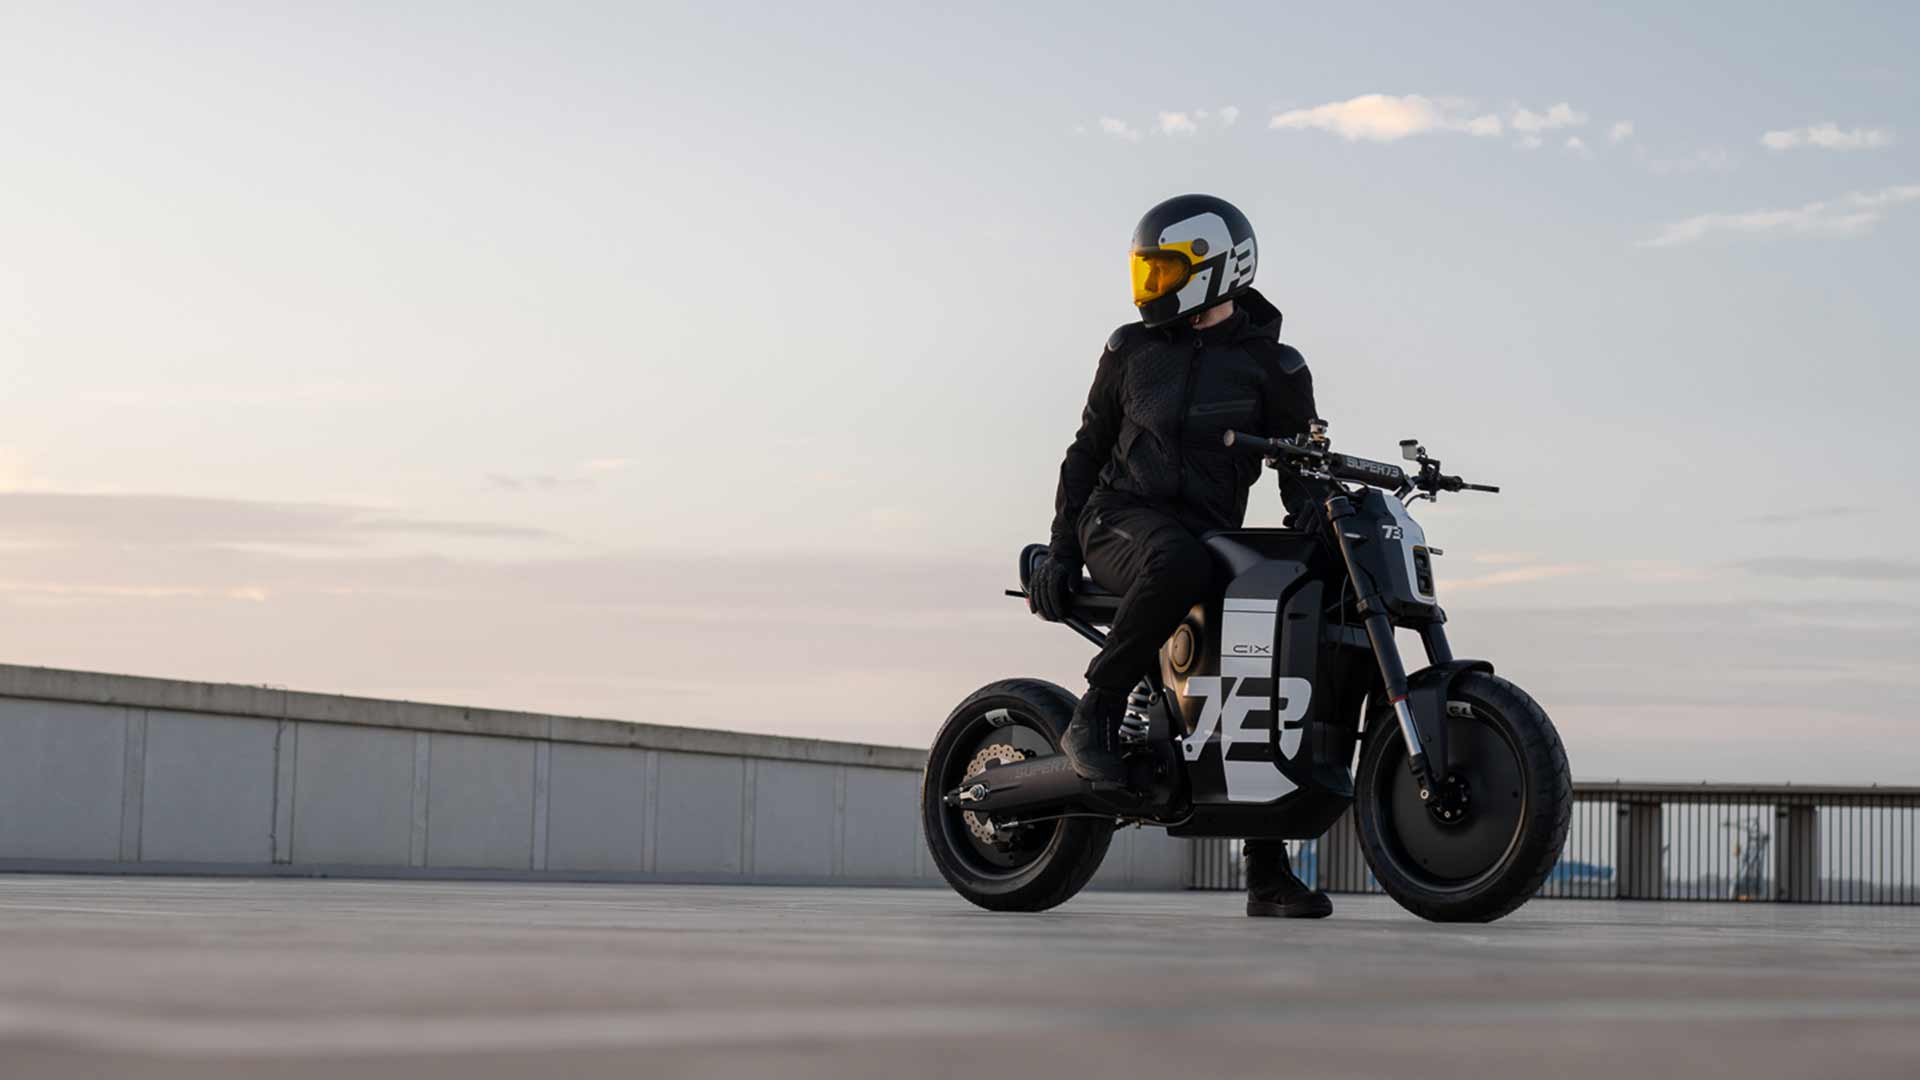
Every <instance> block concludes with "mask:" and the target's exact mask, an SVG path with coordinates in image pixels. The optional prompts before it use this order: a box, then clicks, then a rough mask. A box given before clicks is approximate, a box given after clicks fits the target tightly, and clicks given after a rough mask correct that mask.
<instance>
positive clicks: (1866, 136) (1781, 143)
mask: <svg viewBox="0 0 1920 1080" xmlns="http://www.w3.org/2000/svg"><path fill="white" fill-rule="evenodd" d="M1760 145H1762V146H1764V147H1766V148H1767V149H1769V150H1797V149H1800V148H1803V147H1812V148H1815V149H1819V150H1879V149H1882V148H1884V147H1888V146H1892V145H1893V132H1891V131H1889V130H1887V129H1886V128H1853V129H1851V130H1848V131H1842V130H1840V126H1839V125H1838V124H1815V125H1813V126H1812V127H1803V128H1787V129H1784V130H1781V131H1769V132H1767V133H1766V134H1765V135H1762V136H1760Z"/></svg>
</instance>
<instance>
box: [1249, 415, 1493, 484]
mask: <svg viewBox="0 0 1920 1080" xmlns="http://www.w3.org/2000/svg"><path fill="white" fill-rule="evenodd" d="M1220 441H1221V442H1222V443H1224V444H1225V445H1227V446H1230V447H1233V448H1234V449H1236V450H1244V451H1247V452H1250V453H1257V454H1259V455H1261V456H1262V457H1265V458H1266V459H1267V460H1268V461H1269V462H1271V463H1275V464H1277V463H1278V462H1279V461H1280V460H1286V461H1289V462H1290V463H1292V464H1295V465H1299V466H1305V467H1307V468H1310V469H1312V470H1313V471H1315V472H1319V473H1323V474H1325V475H1326V476H1329V477H1331V478H1333V479H1335V480H1345V481H1348V482H1350V483H1355V484H1371V485H1372V486H1374V487H1382V488H1388V489H1391V490H1394V491H1399V492H1403V493H1404V492H1412V491H1425V492H1428V493H1429V494H1431V493H1433V492H1437V491H1486V492H1498V491H1499V490H1500V489H1499V488H1498V487H1494V486H1492V485H1489V484H1469V483H1467V482H1466V481H1465V480H1462V479H1460V478H1459V477H1457V476H1445V475H1442V474H1441V472H1440V469H1439V465H1440V463H1439V462H1438V461H1432V460H1429V459H1428V458H1427V456H1426V451H1425V450H1421V451H1419V455H1420V456H1419V461H1420V472H1419V474H1418V475H1415V476H1409V475H1408V474H1407V471H1406V470H1405V469H1402V468H1401V467H1400V466H1398V465H1389V464H1387V463H1386V462H1384V461H1371V460H1368V459H1367V458H1363V457H1355V456H1353V455H1352V454H1336V453H1333V452H1331V451H1329V450H1326V449H1324V445H1325V444H1324V442H1322V443H1321V445H1319V446H1313V445H1306V446H1303V445H1301V444H1300V443H1299V442H1297V441H1294V440H1291V439H1268V438H1264V437H1262V436H1259V435H1249V434H1247V433H1246V432H1244V431H1228V432H1226V433H1224V434H1222V435H1221V437H1220Z"/></svg>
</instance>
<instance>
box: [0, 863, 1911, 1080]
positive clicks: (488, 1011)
mask: <svg viewBox="0 0 1920 1080" xmlns="http://www.w3.org/2000/svg"><path fill="white" fill-rule="evenodd" d="M1240 903H1241V901H1240V899H1239V898H1238V897H1236V896H1233V895H1230V894H1220V893H1174V894H1153V895H1143V894H1120V893H1091V894H1086V895H1083V896H1081V897H1080V898H1078V899H1076V900H1074V901H1073V902H1072V903H1070V904H1068V905H1067V906H1066V907H1064V908H1062V909H1060V910H1058V911H1055V912H1052V913H1049V914H1046V915H1039V916H1009V915H993V914H989V913H987V912H983V911H978V910H975V909H974V908H971V907H969V906H968V905H966V904H965V903H963V902H962V901H960V900H959V899H958V898H956V897H954V896H952V895H951V894H949V893H947V892H945V891H940V890H917V891H884V890H827V889H770V888H752V887H735V888H706V887H690V886H632V885H537V884H511V883H470V882H461V883H434V882H361V881H295V880H279V881H259V880H215V879H161V878H148V879H128V878H99V877H84V878H83V877H71V878H63V877H8V876H0V1076H4V1077H7V1078H8V1080H23V1078H26V1077H36V1076H94V1075H111V1076H116V1077H168V1078H172V1077H179V1078H183V1080H184V1078H193V1080H209V1078H217V1077H241V1076H260V1075H268V1074H270V1075H273V1076H276V1077H320V1076H329V1077H331V1076H341V1075H353V1076H392V1077H408V1078H416V1080H417V1078H432V1077H463V1078H465V1077H493V1076H566V1077H586V1076H609V1077H613V1076H618V1077H622V1078H625V1080H635V1078H640V1077H646V1078H653V1077H695V1076H698V1077H714V1076H757V1077H778V1078H780V1080H791V1078H796V1077H822V1078H826V1077H835V1078H838V1077H889V1078H891V1077H917V1076H935V1077H945V1076H952V1077H962V1076H964V1077H968V1078H970V1080H978V1078H979V1077H982V1076H994V1077H1027V1076H1054V1077H1069V1076H1081V1075H1089V1074H1096V1075H1103V1076H1115V1077H1160V1076H1164V1077H1171V1078H1175V1080H1193V1078H1196V1077H1203V1076H1244V1077H1275V1076H1285V1075H1296V1076H1303V1077H1304V1076H1311V1077H1314V1078H1316V1080H1320V1078H1335V1077H1362V1076H1367V1077H1371V1076H1386V1075H1394V1076H1404V1077H1416V1076H1417V1077H1421V1078H1422V1080H1429V1078H1433V1077H1454V1076H1459V1077H1467V1076H1472V1077H1484V1076H1492V1075H1503V1074H1504V1075H1513V1076H1527V1077H1534V1076H1542V1075H1546V1076H1608V1077H1619V1076H1633V1075H1636V1074H1638V1075H1656V1076H1659V1075H1679V1074H1683V1073H1685V1074H1706V1075H1726V1076H1743V1077H1744V1076H1792V1077H1811V1076H1818V1077H1823V1078H1825V1077H1852V1076H1907V1077H1912V1076H1916V1075H1920V909H1889V908H1882V909H1844V908H1811V907H1807V908H1799V907H1772V906H1765V905H1755V906H1735V905H1729V904H1692V905H1682V904H1636V903H1605V902H1574V901H1553V900H1548V901H1538V902H1535V903H1533V904H1531V905H1529V906H1528V907H1526V908H1524V909H1522V910H1521V911H1520V912H1518V913H1517V914H1515V915H1513V916H1510V917H1509V918H1507V919H1506V920H1505V921H1503V922H1500V923H1497V924H1494V925H1492V926H1471V927H1461V926H1434V925H1429V924H1427V923H1423V922H1420V921H1419V920H1417V919H1415V918H1413V917H1412V916H1409V915H1407V914H1405V913H1404V912H1402V911H1400V909H1398V908H1397V907H1395V906H1394V905H1393V904H1392V903H1391V902H1390V901H1387V900H1384V899H1380V898H1359V897H1342V898H1336V903H1337V905H1338V910H1337V911H1336V913H1335V915H1334V917H1333V918H1332V919H1329V920H1326V921H1324V922H1319V923H1299V922H1280V921H1269V920H1258V921H1256V920H1250V919H1247V918H1245V917H1243V916H1242V915H1241V914H1240ZM1096 1070H1097V1073H1096V1072H1095V1071H1096Z"/></svg>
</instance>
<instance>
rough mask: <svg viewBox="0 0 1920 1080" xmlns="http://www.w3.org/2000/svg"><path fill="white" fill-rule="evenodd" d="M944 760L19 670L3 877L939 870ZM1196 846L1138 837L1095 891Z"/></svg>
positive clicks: (1, 792) (0, 799) (630, 876)
mask: <svg viewBox="0 0 1920 1080" xmlns="http://www.w3.org/2000/svg"><path fill="white" fill-rule="evenodd" d="M923 756H924V755H923V752H922V751H918V750H910V749H905V748H901V747H890V746H868V745H862V744H856V743H837V742H827V741H823V740H816V739H793V738H782V737H777V736H767V735H747V734H740V733H736V732H724V731H709V730H703V729H696V728H678V727H669V726H665V725H659V724H630V723H623V722H620V721H612V720H591V719H584V718H580V717H566V716H545V715H539V714H533V713H518V712H505V711H499V710H490V709H469V708H459V707H454V706H445V705H424V704H418V703H414V702H404V701H381V700H374V699H369V698H353V697H343V696H337V695H329V694H308V693H298V692H293V691H286V690H276V689H270V688H265V687H253V686H234V685H223V684H213V683H190V682H177V681H173V680H166V679H147V678H136V677H131V676H123V675H102V674H95V673H90V672H77V671H61V670H56V669H50V668H29V667H16V666H10V665H0V870H13V871H22V870H53V871H65V872H74V871H83V872H84V871H98V872H110V873H124V872H155V873H181V872H185V873H234V874H285V875H323V874H339V875H369V876H441V877H512V878H568V879H611V880H635V881H680V882H759V883H769V884H773V883H783V884H785V883H809V882H820V883H835V884H875V885H903V884H939V883H940V878H939V874H938V872H937V871H935V870H934V868H933V866H932V864H931V862H930V860H929V859H928V857H927V854H926V848H925V845H924V844H922V843H921V840H920V835H919V815H918V794H919V778H920V767H921V764H922V759H923ZM1188 861H1189V857H1188V844H1187V842H1186V841H1181V840H1173V839H1170V838H1168V837H1167V836H1166V835H1165V834H1163V833H1161V832H1160V831H1158V830H1136V829H1127V830H1122V831H1121V832H1119V833H1117V834H1116V835H1115V837H1114V843H1113V847H1112V850H1111V851H1110V853H1109V854H1108V856H1107V861H1106V863H1105V865H1104V866H1103V867H1102V869H1101V872H1100V875H1099V876H1098V877H1097V878H1096V879H1095V885H1096V886H1105V887H1114V888H1183V887H1185V885H1186V883H1187V871H1188Z"/></svg>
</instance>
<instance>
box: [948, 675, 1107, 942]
mask: <svg viewBox="0 0 1920 1080" xmlns="http://www.w3.org/2000/svg"><path fill="white" fill-rule="evenodd" d="M1077 700H1078V699H1076V698H1075V697H1074V696H1073V695H1072V694H1070V693H1068V692H1067V691H1066V690H1065V689H1063V688H1061V687H1059V686H1056V685H1054V684H1053V683H1050V682H1043V681H1041V680H1039V679H1004V680H1002V681H1000V682H996V683H989V684H988V685H986V686H983V687H981V688H980V689H978V690H976V691H974V692H973V693H972V694H970V695H968V696H967V699H966V700H965V701H962V702H961V703H960V704H959V705H958V706H957V707H956V708H955V709H954V710H953V712H952V713H951V714H949V715H948V716H947V720H946V723H944V724H942V725H941V726H940V733H939V734H938V735H937V736H935V737H934V740H933V747H932V748H931V749H930V750H928V751H927V768H926V771H925V772H924V773H923V774H921V778H920V824H921V830H922V832H923V833H924V834H925V836H926V841H927V849H928V852H929V853H930V854H931V855H932V856H933V864H934V866H936V867H938V868H939V870H940V876H942V877H944V878H946V879H947V884H949V885H951V886H953V891H954V892H957V893H959V894H960V895H961V896H964V897H966V898H967V899H968V900H969V901H971V902H973V903H975V904H977V905H979V906H980V907H983V908H987V909H988V910H990V911H1045V910H1047V909H1048V908H1051V907H1055V906H1057V905H1059V904H1062V903H1065V902H1066V901H1067V900H1068V899H1069V898H1071V897H1072V896H1073V894H1075V893H1077V892H1079V891H1080V889H1081V888H1082V887H1083V886H1084V885H1086V883H1087V881H1088V880H1089V879H1091V878H1092V877H1093V875H1094V872H1095V871H1097V870H1099V869H1100V862H1101V860H1102V859H1105V858H1106V855H1107V845H1108V844H1110V843H1112V841H1113V821H1112V820H1111V819H1102V818H1098V817H1092V816H1077V817H1056V818H1052V819H1048V820H1040V821H1035V822H1033V823H1032V824H1028V825H1019V826H1017V827H1015V828H1013V829H1011V830H1007V829H1001V828H998V827H996V825H995V823H993V822H992V821H990V820H987V819H986V818H985V817H984V816H983V815H979V814H974V813H969V812H962V811H960V810H957V809H955V808H953V807H950V806H948V805H947V804H946V802H945V798H944V796H945V795H946V793H947V792H949V791H953V790H955V789H956V788H958V787H960V785H961V782H962V781H963V780H966V779H967V778H969V777H971V776H974V775H977V774H979V773H980V772H983V771H984V770H985V769H986V768H987V766H988V765H990V764H996V763H998V764H1005V763H1007V762H1009V761H1017V760H1024V759H1027V758H1033V757H1047V756H1051V755H1053V754H1057V753H1059V752H1060V733H1061V732H1063V731H1065V730H1066V729H1067V723H1068V721H1070V720H1072V719H1073V707H1074V705H1075V704H1076V703H1077Z"/></svg>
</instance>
